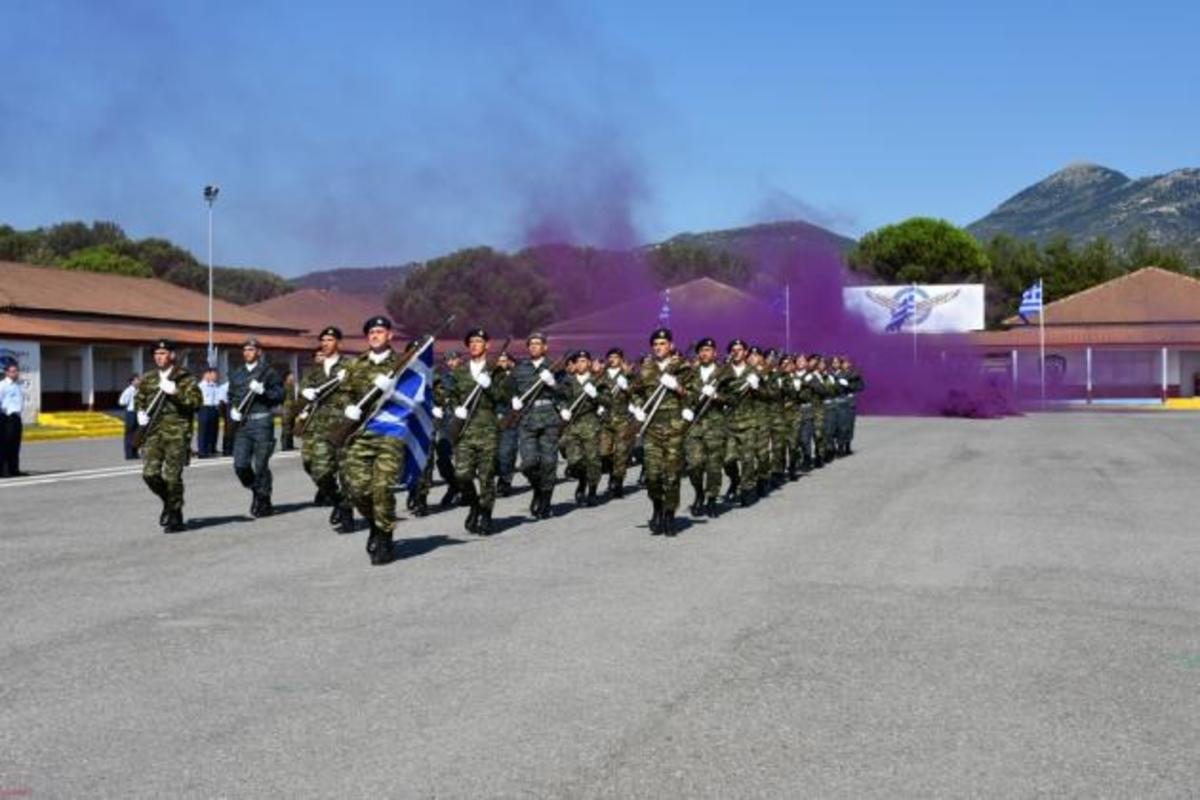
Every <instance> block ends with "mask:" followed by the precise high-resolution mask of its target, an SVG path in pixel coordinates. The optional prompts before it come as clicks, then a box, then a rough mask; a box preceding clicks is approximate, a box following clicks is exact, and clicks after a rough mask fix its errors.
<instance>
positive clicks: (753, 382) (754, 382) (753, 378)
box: [746, 372, 758, 389]
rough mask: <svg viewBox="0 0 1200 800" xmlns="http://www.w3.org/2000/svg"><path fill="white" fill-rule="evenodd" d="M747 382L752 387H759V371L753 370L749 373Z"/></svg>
mask: <svg viewBox="0 0 1200 800" xmlns="http://www.w3.org/2000/svg"><path fill="white" fill-rule="evenodd" d="M746 383H748V384H750V388H751V389H757V388H758V373H757V372H751V373H750V374H749V375H747V376H746Z"/></svg>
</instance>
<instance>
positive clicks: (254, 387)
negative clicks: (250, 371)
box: [250, 381, 267, 394]
mask: <svg viewBox="0 0 1200 800" xmlns="http://www.w3.org/2000/svg"><path fill="white" fill-rule="evenodd" d="M266 390H267V387H265V386H263V385H262V384H261V383H259V382H258V381H250V391H251V392H252V393H254V394H262V393H263V392H265V391H266Z"/></svg>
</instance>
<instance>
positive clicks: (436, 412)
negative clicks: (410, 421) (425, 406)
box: [433, 406, 446, 419]
mask: <svg viewBox="0 0 1200 800" xmlns="http://www.w3.org/2000/svg"><path fill="white" fill-rule="evenodd" d="M444 416H446V412H445V411H442V407H441V406H434V407H433V418H434V419H441V418H442V417H444Z"/></svg>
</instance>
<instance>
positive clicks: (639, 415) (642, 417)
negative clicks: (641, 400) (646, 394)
mask: <svg viewBox="0 0 1200 800" xmlns="http://www.w3.org/2000/svg"><path fill="white" fill-rule="evenodd" d="M629 410H630V411H632V412H633V418H634V419H636V420H637V421H638V422H645V421H646V412H645V411H642V409H641V408H640V407H639V406H632V407H631V408H630V409H629Z"/></svg>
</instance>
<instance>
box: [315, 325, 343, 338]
mask: <svg viewBox="0 0 1200 800" xmlns="http://www.w3.org/2000/svg"><path fill="white" fill-rule="evenodd" d="M326 336H332V337H333V338H335V339H341V338H342V329H341V328H339V327H338V326H336V325H330V326H328V327H327V328H325V330H323V331H321V333H320V334H319V335H318V336H317V338H318V339H324V338H325V337H326Z"/></svg>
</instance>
